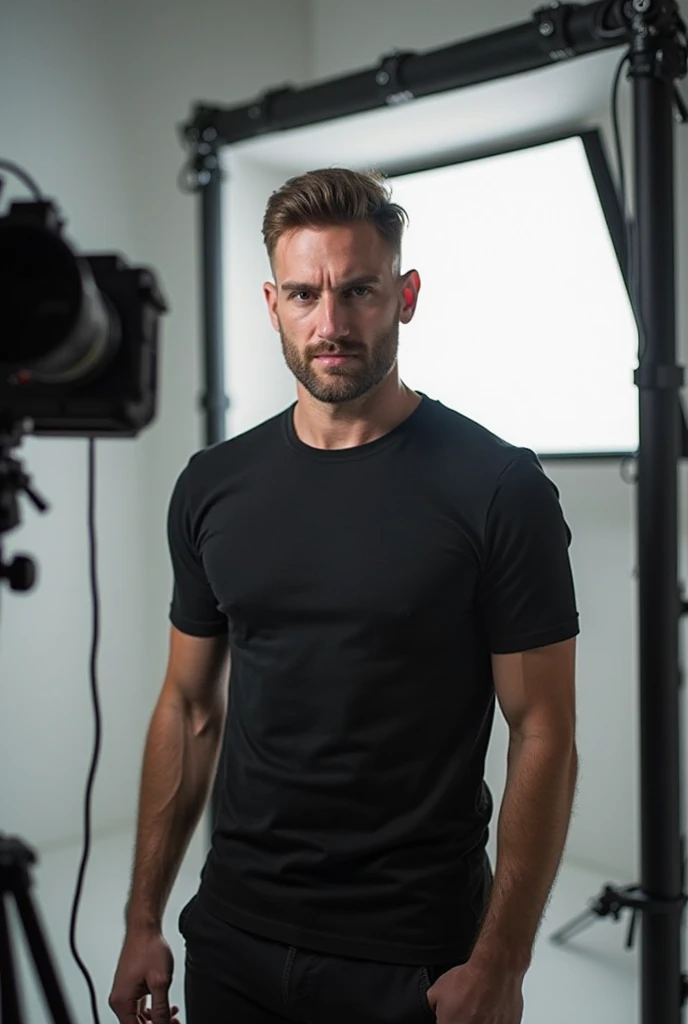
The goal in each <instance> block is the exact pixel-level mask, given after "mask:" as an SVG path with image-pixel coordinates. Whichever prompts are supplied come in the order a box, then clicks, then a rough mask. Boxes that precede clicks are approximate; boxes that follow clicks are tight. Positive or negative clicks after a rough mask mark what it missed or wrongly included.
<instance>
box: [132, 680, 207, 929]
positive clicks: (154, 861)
mask: <svg viewBox="0 0 688 1024" xmlns="http://www.w3.org/2000/svg"><path fill="white" fill-rule="evenodd" d="M224 717H225V705H224V703H223V702H218V706H217V707H215V708H213V709H211V710H209V711H206V712H199V711H193V710H192V709H190V708H188V706H186V705H185V704H184V702H183V701H182V700H181V699H179V700H174V699H169V698H166V699H162V698H161V700H160V701H159V703H158V705H157V707H156V709H155V712H154V714H153V717H152V719H151V724H150V727H149V730H148V737H147V740H146V748H145V753H144V758H143V771H142V777H141V793H140V799H139V810H138V828H137V835H136V852H135V856H134V869H133V876H132V883H131V893H130V896H129V901H128V903H127V909H126V924H127V928H128V929H132V928H137V927H154V928H155V927H159V926H160V924H161V921H162V915H163V911H164V909H165V905H166V903H167V899H168V897H169V894H170V890H171V889H172V886H173V885H174V881H175V878H176V876H177V872H178V871H179V867H180V865H181V862H182V859H183V857H184V854H185V852H186V849H187V847H188V845H189V842H190V840H191V837H192V835H193V832H194V829H195V828H196V825H197V824H198V820H199V818H200V816H201V813H202V811H203V808H204V806H205V804H206V801H207V798H208V793H209V790H210V785H211V783H212V780H213V777H214V774H215V770H216V767H217V758H218V752H219V748H220V740H221V737H222V731H223V727H224Z"/></svg>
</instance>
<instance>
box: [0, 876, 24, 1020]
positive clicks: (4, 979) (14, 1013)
mask: <svg viewBox="0 0 688 1024" xmlns="http://www.w3.org/2000/svg"><path fill="white" fill-rule="evenodd" d="M0 992H1V993H2V1003H0V1010H1V1012H0V1020H3V1021H12V1022H16V1024H21V1021H22V1020H23V1016H24V1015H23V1014H22V1012H21V1007H20V1004H19V990H18V989H17V975H16V971H15V969H14V959H13V957H12V947H11V945H10V932H9V928H8V927H7V912H6V910H5V897H4V893H0Z"/></svg>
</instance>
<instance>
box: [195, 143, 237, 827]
mask: <svg viewBox="0 0 688 1024" xmlns="http://www.w3.org/2000/svg"><path fill="white" fill-rule="evenodd" d="M202 138H204V139H205V141H201V142H200V143H199V145H198V149H197V156H198V159H199V161H200V164H201V166H200V167H198V168H197V174H198V179H197V180H198V186H199V188H200V192H201V201H200V236H201V237H200V245H201V288H202V296H203V367H204V381H203V386H204V394H203V398H202V400H201V404H202V407H203V409H204V411H205V417H204V434H205V444H206V447H208V446H210V445H213V444H218V443H219V442H220V441H223V440H224V439H225V438H226V436H227V424H226V416H227V409H228V407H229V399H228V398H227V394H226V391H225V331H224V260H223V246H222V171H221V162H220V154H219V151H218V149H217V148H216V147H215V146H214V145H213V142H214V141H215V138H216V133H214V132H213V129H212V128H206V129H205V130H204V132H203V133H202ZM220 775H221V772H218V773H217V774H216V777H215V780H214V782H213V789H212V794H211V798H210V822H209V831H210V835H211V836H212V832H213V828H214V827H215V822H216V821H217V815H218V809H219V801H220V789H219V781H218V779H219V777H220Z"/></svg>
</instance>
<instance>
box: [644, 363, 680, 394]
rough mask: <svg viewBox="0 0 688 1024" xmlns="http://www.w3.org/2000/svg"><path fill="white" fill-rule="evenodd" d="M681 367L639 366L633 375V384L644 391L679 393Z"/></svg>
mask: <svg viewBox="0 0 688 1024" xmlns="http://www.w3.org/2000/svg"><path fill="white" fill-rule="evenodd" d="M683 380H684V371H683V367H682V366H676V365H674V366H657V365H649V366H639V367H638V369H637V370H636V371H635V373H634V374H633V382H634V384H635V385H636V386H637V387H639V388H642V389H643V390H645V391H679V390H680V389H681V388H682V387H683Z"/></svg>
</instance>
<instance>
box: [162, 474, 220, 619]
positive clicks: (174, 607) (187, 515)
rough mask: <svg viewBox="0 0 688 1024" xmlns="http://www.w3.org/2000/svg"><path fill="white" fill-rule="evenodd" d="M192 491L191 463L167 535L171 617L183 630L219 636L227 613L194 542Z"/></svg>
mask: <svg viewBox="0 0 688 1024" xmlns="http://www.w3.org/2000/svg"><path fill="white" fill-rule="evenodd" d="M188 491H189V466H188V465H187V467H186V468H185V469H184V471H183V472H182V473H181V474H180V476H179V478H178V479H177V482H176V484H175V487H174V490H173V492H172V497H171V499H170V504H169V510H168V515H167V539H168V544H169V550H170V557H171V559H172V572H173V575H174V587H173V592H172V603H171V605H170V621H171V623H172V625H173V626H176V628H177V629H178V630H180V631H181V632H182V633H188V634H190V635H191V636H216V635H218V634H221V633H226V632H227V617H226V616H225V615H224V614H223V613H222V612H221V611H220V610H219V608H218V605H217V599H216V597H215V595H214V594H213V591H212V589H211V587H210V584H209V583H208V578H207V576H206V573H205V570H204V568H203V563H202V561H201V558H200V555H199V552H198V550H197V547H196V544H195V542H194V533H195V531H194V529H193V515H192V509H191V502H190V497H189V493H188Z"/></svg>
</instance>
